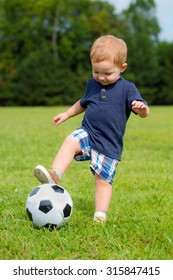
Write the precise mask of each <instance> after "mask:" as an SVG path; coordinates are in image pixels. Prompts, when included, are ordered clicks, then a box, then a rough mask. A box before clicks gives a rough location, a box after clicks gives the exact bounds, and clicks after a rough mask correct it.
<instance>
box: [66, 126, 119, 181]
mask: <svg viewBox="0 0 173 280" xmlns="http://www.w3.org/2000/svg"><path fill="white" fill-rule="evenodd" d="M71 135H72V136H73V137H75V138H76V139H77V140H78V141H79V143H80V147H81V152H80V153H79V154H76V155H75V157H74V159H75V160H76V161H84V160H90V168H91V171H92V173H93V174H95V172H96V173H97V174H98V175H99V176H100V177H102V178H103V179H104V180H105V181H107V182H108V183H110V184H112V183H113V179H114V176H115V173H116V168H117V166H118V160H117V159H114V158H110V157H107V156H105V155H103V154H101V153H99V152H98V151H96V150H94V149H93V148H92V147H91V146H90V144H89V137H88V133H87V132H86V131H85V130H84V129H81V128H80V129H77V130H75V131H74V132H72V133H71Z"/></svg>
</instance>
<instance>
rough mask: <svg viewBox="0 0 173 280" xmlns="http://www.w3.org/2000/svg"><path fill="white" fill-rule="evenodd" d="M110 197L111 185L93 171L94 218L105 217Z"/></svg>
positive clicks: (100, 218) (103, 218) (102, 218)
mask: <svg viewBox="0 0 173 280" xmlns="http://www.w3.org/2000/svg"><path fill="white" fill-rule="evenodd" d="M111 197H112V185H111V184H110V183H108V182H107V181H105V180H104V179H103V178H101V177H100V176H99V175H98V174H97V173H95V216H94V218H95V219H99V220H102V221H104V220H105V219H106V213H107V211H108V209H109V205H110V202H111Z"/></svg>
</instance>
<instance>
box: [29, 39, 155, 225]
mask: <svg viewBox="0 0 173 280" xmlns="http://www.w3.org/2000/svg"><path fill="white" fill-rule="evenodd" d="M90 58H91V65H92V75H93V78H91V79H89V80H88V81H87V84H86V92H85V95H84V96H83V97H82V98H81V99H80V100H78V101H77V102H76V103H75V104H74V105H73V106H72V107H71V108H69V109H68V110H67V111H66V112H63V113H61V114H58V115H57V116H55V117H54V119H53V124H54V125H56V126H58V125H60V124H61V123H62V122H64V121H66V120H67V119H69V118H71V117H73V116H76V115H78V114H80V113H82V112H84V111H85V115H84V118H83V121H82V125H81V127H80V128H79V129H77V130H76V131H74V132H72V133H71V134H70V135H68V136H67V138H66V139H65V140H64V142H63V144H62V146H61V148H60V150H59V151H58V153H57V155H56V157H55V160H54V162H53V165H52V169H50V170H48V169H46V168H45V167H44V166H42V165H38V166H36V168H35V170H34V174H35V176H36V178H37V179H38V180H39V181H40V182H41V183H56V184H59V183H60V180H61V178H62V175H63V174H64V172H65V171H66V169H67V168H68V167H69V165H70V164H71V162H72V160H73V158H75V159H76V160H77V161H82V160H90V168H91V171H92V173H93V174H94V179H95V213H94V221H99V222H101V223H102V222H104V221H105V220H106V213H107V211H108V209H109V205H110V201H111V195H112V182H113V178H114V175H115V172H116V168H117V165H118V162H119V161H120V160H121V153H122V149H123V135H124V132H125V127H126V123H127V120H128V118H129V116H130V113H131V112H133V113H135V114H137V115H138V116H140V117H142V118H145V117H146V116H147V115H148V114H149V108H148V106H147V103H146V101H145V100H144V99H143V98H142V97H141V95H140V93H139V92H138V90H137V88H136V87H135V85H134V84H133V83H131V82H129V81H127V80H125V79H124V78H122V77H121V76H120V74H121V73H122V72H124V71H125V70H126V68H127V63H126V59H127V46H126V44H125V42H124V41H123V40H121V39H119V38H116V37H114V36H112V35H106V36H101V37H100V38H98V39H97V40H96V41H95V42H94V44H93V46H92V47H91V51H90Z"/></svg>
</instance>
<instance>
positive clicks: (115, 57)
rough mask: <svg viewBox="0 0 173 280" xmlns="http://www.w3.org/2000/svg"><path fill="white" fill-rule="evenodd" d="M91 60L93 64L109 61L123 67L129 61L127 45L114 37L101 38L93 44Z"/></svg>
mask: <svg viewBox="0 0 173 280" xmlns="http://www.w3.org/2000/svg"><path fill="white" fill-rule="evenodd" d="M90 58H91V62H93V63H97V62H101V61H103V60H108V61H110V62H113V63H114V64H115V65H117V66H120V67H121V66H122V65H123V63H125V62H126V59H127V45H126V43H125V42H124V41H123V40H122V39H119V38H117V37H115V36H113V35H105V36H101V37H99V38H98V39H97V40H96V41H95V42H94V43H93V45H92V47H91V51H90Z"/></svg>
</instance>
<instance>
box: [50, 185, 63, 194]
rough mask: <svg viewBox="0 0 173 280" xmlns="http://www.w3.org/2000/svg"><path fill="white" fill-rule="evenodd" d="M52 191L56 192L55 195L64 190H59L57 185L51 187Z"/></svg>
mask: <svg viewBox="0 0 173 280" xmlns="http://www.w3.org/2000/svg"><path fill="white" fill-rule="evenodd" d="M52 189H53V190H54V191H55V192H57V193H64V189H63V188H61V187H60V186H58V185H54V186H52Z"/></svg>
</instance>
